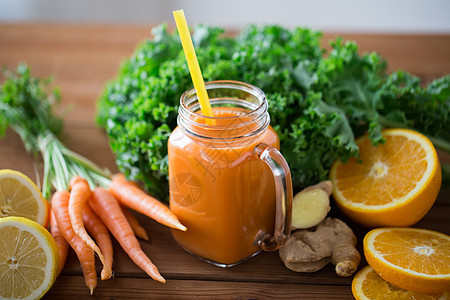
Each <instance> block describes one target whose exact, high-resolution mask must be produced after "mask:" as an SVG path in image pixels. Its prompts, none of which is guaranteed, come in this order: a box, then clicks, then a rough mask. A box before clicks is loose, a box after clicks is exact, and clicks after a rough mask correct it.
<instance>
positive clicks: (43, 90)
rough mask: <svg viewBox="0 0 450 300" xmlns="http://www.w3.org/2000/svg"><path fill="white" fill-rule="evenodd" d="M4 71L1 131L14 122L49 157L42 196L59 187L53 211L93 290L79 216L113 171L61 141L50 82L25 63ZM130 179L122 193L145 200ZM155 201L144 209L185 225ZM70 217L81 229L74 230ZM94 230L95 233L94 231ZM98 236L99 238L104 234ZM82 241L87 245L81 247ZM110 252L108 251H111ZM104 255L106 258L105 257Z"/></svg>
mask: <svg viewBox="0 0 450 300" xmlns="http://www.w3.org/2000/svg"><path fill="white" fill-rule="evenodd" d="M5 74H6V76H7V79H6V81H5V82H4V83H3V85H2V86H1V89H0V135H1V134H3V133H4V130H5V129H6V128H7V127H8V126H10V127H11V128H12V129H13V130H14V131H16V132H17V133H18V134H19V136H20V137H21V138H22V142H23V143H24V145H25V146H26V148H27V150H29V151H32V152H34V153H35V154H36V153H38V152H40V153H41V155H42V157H43V160H44V179H43V188H42V190H43V194H44V196H45V197H46V198H47V197H49V196H50V194H51V189H52V185H53V187H54V188H55V189H56V190H57V192H56V193H55V194H54V196H53V201H54V202H56V203H57V204H56V208H55V206H53V208H52V211H53V212H54V214H55V217H56V219H57V223H58V227H59V229H60V231H61V233H62V235H63V236H64V238H65V239H66V240H68V242H69V244H70V245H71V247H72V248H74V250H75V251H76V252H77V255H78V256H79V258H80V259H81V260H80V262H81V264H82V268H83V273H84V274H85V280H86V285H87V286H88V287H89V289H90V291H91V293H92V291H93V289H94V288H95V286H96V284H97V281H96V278H97V277H96V273H95V265H94V263H95V262H94V255H93V254H92V253H90V252H89V251H87V250H86V249H89V250H90V248H88V247H87V246H86V245H85V243H84V242H83V241H82V240H81V239H80V238H79V236H78V235H80V236H82V237H84V239H85V240H87V241H88V239H87V238H86V237H89V236H88V235H87V233H86V231H85V230H84V228H83V222H84V220H83V219H80V217H81V218H82V214H81V211H82V209H83V208H84V207H85V205H83V204H84V202H85V201H86V198H87V197H89V194H90V189H94V188H95V187H96V186H102V187H105V188H108V186H109V185H110V184H111V176H110V173H109V171H108V170H102V169H101V168H99V167H98V166H97V165H95V164H94V163H93V162H91V161H89V160H87V159H86V158H85V157H83V156H81V155H79V154H77V153H75V152H73V151H71V150H69V149H68V148H67V147H66V146H64V144H62V143H61V141H60V140H59V139H58V137H57V135H58V134H59V133H60V131H61V127H62V120H61V119H60V118H59V117H57V116H56V114H55V113H54V111H53V109H54V106H53V104H54V103H55V101H54V99H55V98H57V97H50V96H48V94H47V85H48V84H49V80H42V79H39V78H34V77H32V76H31V71H30V68H29V67H28V66H26V65H24V64H20V65H19V67H18V68H17V71H16V72H15V73H14V72H6V73H5ZM55 95H56V96H57V95H58V94H57V93H55ZM0 175H1V174H0ZM71 178H75V179H76V180H74V182H72V184H70V182H69V181H70V179H71ZM87 183H88V184H87ZM126 183H127V184H126V186H123V187H121V188H120V190H121V193H122V196H123V195H126V194H127V193H128V192H129V188H128V187H129V186H130V187H134V189H131V194H132V195H135V196H136V195H139V197H143V198H145V193H143V192H142V191H139V192H136V189H137V188H136V186H137V185H136V184H135V183H133V182H130V181H126ZM69 186H70V188H71V190H72V191H71V194H69V192H68V190H69ZM70 195H72V198H73V199H72V200H74V201H72V204H71V209H70V210H71V215H72V216H69V212H68V211H69V208H68V207H66V206H65V202H64V201H66V199H65V198H66V196H67V201H69V198H70ZM41 198H42V197H41ZM61 201H63V202H64V205H63V204H61V203H59V202H61ZM42 202H43V203H44V208H46V209H48V205H47V204H45V203H47V202H46V201H44V200H43V199H42ZM131 202H133V201H131ZM151 202H152V203H151V207H147V208H145V209H144V211H150V212H151V214H150V215H151V216H152V217H155V218H156V219H157V220H161V221H162V222H164V223H167V222H169V223H170V224H172V226H173V227H178V228H181V229H185V227H184V226H183V225H181V224H180V223H179V222H178V219H177V218H176V217H175V216H174V215H173V214H171V212H170V210H169V209H168V208H167V207H166V206H164V205H163V204H161V203H156V202H157V200H156V199H154V198H152V200H151ZM67 206H68V205H67ZM83 206H84V207H83ZM119 209H120V208H119ZM66 210H67V216H66ZM120 212H121V211H120ZM144 213H145V212H144ZM71 218H72V220H73V223H74V224H73V227H74V228H75V229H76V231H77V233H75V231H74V228H72V224H71ZM42 219H45V218H42ZM114 230H115V232H121V230H122V229H121V228H115V229H114ZM91 231H92V232H93V233H94V234H95V231H93V230H91ZM89 239H90V238H89ZM90 240H91V242H92V243H91V244H90V245H91V246H95V243H94V242H93V241H92V239H90ZM98 240H99V241H100V239H99V238H98ZM88 243H89V241H88ZM80 244H83V245H84V246H83V247H82V246H80ZM100 246H101V247H100V249H102V251H103V248H105V249H107V248H108V247H106V245H103V244H102V245H100ZM135 246H136V245H134V244H133V247H132V248H130V249H129V250H130V251H134V250H135V249H136V247H135ZM93 248H94V249H96V250H97V251H98V252H99V253H101V252H100V250H98V247H97V248H96V246H95V247H93ZM105 251H107V253H108V255H109V250H105ZM99 256H100V257H101V255H99ZM111 256H112V252H111ZM131 256H132V257H133V258H135V260H136V261H138V260H139V263H141V265H143V266H144V267H145V268H146V270H147V271H148V272H149V273H151V272H153V273H151V274H153V276H155V278H156V279H157V280H160V281H162V280H163V279H161V278H162V277H158V274H159V273H158V274H156V273H157V272H155V271H154V270H153V269H152V267H151V266H150V265H149V264H148V262H146V261H145V260H143V258H142V257H141V256H142V255H141V254H139V253H138V254H136V253H135V252H132V253H131ZM109 261H112V258H111V257H110V256H108V257H106V258H104V259H102V262H103V265H104V270H103V271H102V279H106V278H108V277H110V276H111V270H110V263H108V262H109ZM152 266H153V265H152ZM155 268H156V267H155ZM159 276H160V275H159Z"/></svg>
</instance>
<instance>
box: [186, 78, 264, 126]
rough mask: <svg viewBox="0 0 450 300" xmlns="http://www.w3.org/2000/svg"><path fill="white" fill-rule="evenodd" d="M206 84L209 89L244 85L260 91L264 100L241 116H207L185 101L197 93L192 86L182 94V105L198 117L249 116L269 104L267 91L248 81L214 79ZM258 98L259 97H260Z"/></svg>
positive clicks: (257, 91)
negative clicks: (190, 107) (197, 111)
mask: <svg viewBox="0 0 450 300" xmlns="http://www.w3.org/2000/svg"><path fill="white" fill-rule="evenodd" d="M205 86H206V89H208V87H214V86H217V87H236V86H242V87H245V88H247V89H248V90H252V91H254V92H256V93H258V94H259V95H260V96H261V97H262V98H261V99H262V101H261V103H260V105H259V106H258V107H256V108H255V109H253V110H249V111H248V112H246V113H244V114H242V115H239V116H231V117H215V116H212V117H211V116H205V115H203V114H199V113H196V112H194V111H192V110H190V109H189V107H188V106H187V105H186V104H185V103H184V102H183V99H187V98H189V97H188V96H192V95H196V90H195V88H191V89H189V90H187V91H185V92H184V93H183V94H182V95H181V97H180V106H181V107H183V109H185V110H186V111H188V112H189V113H190V114H193V115H194V116H196V117H200V118H205V119H211V120H214V119H215V120H217V119H222V120H226V119H233V118H240V117H243V116H248V115H250V114H252V113H255V112H256V111H258V110H259V109H261V108H263V107H264V106H265V105H267V99H266V95H265V93H264V92H263V91H262V90H261V89H260V88H258V87H256V86H254V85H252V84H249V83H246V82H242V81H237V80H213V81H208V82H205ZM258 98H259V97H258Z"/></svg>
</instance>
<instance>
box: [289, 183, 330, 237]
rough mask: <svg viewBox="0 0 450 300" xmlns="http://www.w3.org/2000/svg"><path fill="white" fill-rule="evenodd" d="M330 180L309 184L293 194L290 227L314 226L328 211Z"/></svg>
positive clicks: (303, 227)
mask: <svg viewBox="0 0 450 300" xmlns="http://www.w3.org/2000/svg"><path fill="white" fill-rule="evenodd" d="M332 191H333V185H332V183H331V181H329V180H327V181H322V182H320V183H318V184H315V185H312V186H309V187H307V188H305V189H303V190H302V191H301V192H299V193H298V194H297V195H295V196H294V199H293V200H292V229H293V230H295V229H305V228H310V227H313V226H316V225H317V224H319V223H320V222H322V221H323V219H325V217H326V216H327V214H328V212H329V211H330V195H331V192H332Z"/></svg>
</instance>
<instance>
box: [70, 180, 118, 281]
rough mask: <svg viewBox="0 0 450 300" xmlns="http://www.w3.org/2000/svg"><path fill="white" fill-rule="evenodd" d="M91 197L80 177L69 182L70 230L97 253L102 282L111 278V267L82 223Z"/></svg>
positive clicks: (86, 183) (86, 184)
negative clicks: (86, 204) (85, 206)
mask: <svg viewBox="0 0 450 300" xmlns="http://www.w3.org/2000/svg"><path fill="white" fill-rule="evenodd" d="M90 196H91V189H90V188H89V184H88V182H87V181H86V180H85V179H83V178H81V177H80V176H74V177H73V178H72V179H71V180H70V200H69V217H70V223H71V224H72V228H73V230H74V231H75V234H76V235H78V236H79V237H80V239H82V240H83V241H84V242H85V243H86V245H88V247H89V248H91V249H92V250H93V251H94V252H95V253H97V255H98V257H99V258H100V261H101V262H102V264H103V269H104V270H105V272H102V280H106V279H108V278H110V277H111V275H112V271H111V266H110V265H108V263H107V262H106V260H105V257H104V256H103V253H102V252H101V251H100V249H99V248H98V246H97V245H96V244H95V242H94V241H93V240H92V238H91V237H90V236H89V235H88V233H87V232H86V229H85V228H84V223H83V207H84V204H85V203H86V201H87V199H89V197H90Z"/></svg>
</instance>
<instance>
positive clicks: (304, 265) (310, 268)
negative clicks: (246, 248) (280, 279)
mask: <svg viewBox="0 0 450 300" xmlns="http://www.w3.org/2000/svg"><path fill="white" fill-rule="evenodd" d="M355 246H356V236H355V235H354V233H353V231H352V230H351V229H350V227H348V226H347V225H346V224H345V223H344V222H342V221H341V220H339V219H336V218H326V219H325V220H324V221H323V222H321V223H320V224H319V225H317V226H316V227H314V228H310V229H300V230H296V231H295V232H294V233H292V234H291V236H290V237H289V238H288V240H287V241H286V243H285V244H284V245H283V246H282V247H281V248H280V250H279V255H280V258H281V260H282V261H283V262H284V264H285V266H286V267H287V268H289V269H291V270H292V271H295V272H315V271H318V270H320V269H322V268H323V267H325V266H326V265H327V264H328V263H330V262H331V263H333V264H334V265H335V266H336V268H335V270H336V273H337V274H338V275H339V276H342V277H348V276H351V275H352V274H353V273H354V272H355V271H356V269H357V268H358V266H359V263H360V261H361V255H360V254H359V252H358V250H356V248H355Z"/></svg>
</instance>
